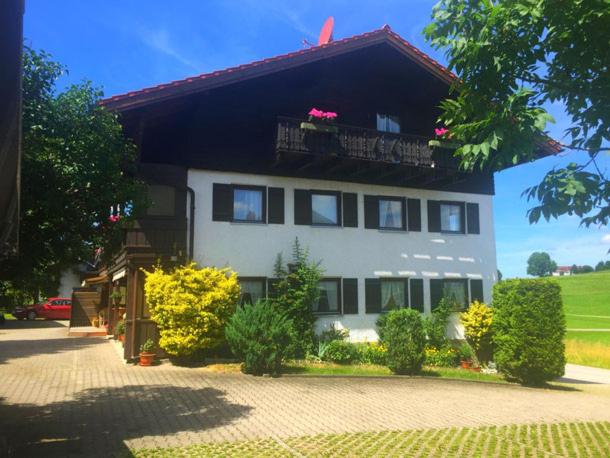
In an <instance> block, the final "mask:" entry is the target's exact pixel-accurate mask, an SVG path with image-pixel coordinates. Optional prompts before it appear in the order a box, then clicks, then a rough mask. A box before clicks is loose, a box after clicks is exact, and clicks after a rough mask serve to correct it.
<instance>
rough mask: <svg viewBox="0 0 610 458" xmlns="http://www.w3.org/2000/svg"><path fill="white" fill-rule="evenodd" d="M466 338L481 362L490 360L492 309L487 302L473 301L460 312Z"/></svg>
mask: <svg viewBox="0 0 610 458" xmlns="http://www.w3.org/2000/svg"><path fill="white" fill-rule="evenodd" d="M460 321H461V322H462V325H464V333H465V335H466V340H467V341H468V343H469V344H470V346H471V347H472V349H473V350H474V352H475V354H476V356H477V358H478V360H479V361H480V362H482V363H485V362H488V361H489V360H491V354H492V336H493V331H492V323H493V309H492V308H491V307H489V306H488V305H487V304H484V303H482V302H479V301H474V302H473V303H472V304H470V307H468V310H466V311H465V312H462V313H461V314H460Z"/></svg>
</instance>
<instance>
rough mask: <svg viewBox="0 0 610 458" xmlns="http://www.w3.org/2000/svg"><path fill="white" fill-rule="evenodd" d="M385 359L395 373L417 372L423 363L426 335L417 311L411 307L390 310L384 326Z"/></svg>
mask: <svg viewBox="0 0 610 458" xmlns="http://www.w3.org/2000/svg"><path fill="white" fill-rule="evenodd" d="M384 328H385V329H384V344H385V345H386V346H387V348H388V354H387V361H388V367H389V368H390V370H391V371H392V372H394V373H396V374H417V373H418V372H419V371H421V368H422V365H423V363H424V359H425V354H424V347H425V345H426V335H425V333H424V324H423V320H422V317H421V315H420V313H419V312H417V311H415V310H413V309H400V310H392V311H391V312H389V313H388V317H387V319H386V323H385V327H384Z"/></svg>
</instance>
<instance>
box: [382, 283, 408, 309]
mask: <svg viewBox="0 0 610 458" xmlns="http://www.w3.org/2000/svg"><path fill="white" fill-rule="evenodd" d="M404 304H405V284H404V282H403V281H402V280H390V281H388V280H386V281H382V282H381V307H382V309H383V310H393V309H397V308H400V307H402V306H403V305H404Z"/></svg>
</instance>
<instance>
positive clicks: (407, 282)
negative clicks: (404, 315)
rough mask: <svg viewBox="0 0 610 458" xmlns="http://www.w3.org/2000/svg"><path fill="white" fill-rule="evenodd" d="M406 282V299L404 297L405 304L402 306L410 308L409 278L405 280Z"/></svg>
mask: <svg viewBox="0 0 610 458" xmlns="http://www.w3.org/2000/svg"><path fill="white" fill-rule="evenodd" d="M404 283H405V299H404V301H405V302H404V304H402V307H405V308H409V279H408V278H405V280H404Z"/></svg>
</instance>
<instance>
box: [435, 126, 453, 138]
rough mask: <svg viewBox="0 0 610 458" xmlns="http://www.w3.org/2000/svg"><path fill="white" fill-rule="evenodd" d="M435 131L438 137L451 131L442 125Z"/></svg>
mask: <svg viewBox="0 0 610 458" xmlns="http://www.w3.org/2000/svg"><path fill="white" fill-rule="evenodd" d="M434 133H435V134H436V136H437V137H442V136H443V135H445V134H448V133H449V129H446V128H444V127H441V128H440V129H439V128H436V129H434Z"/></svg>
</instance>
